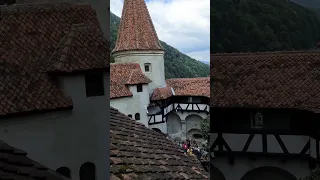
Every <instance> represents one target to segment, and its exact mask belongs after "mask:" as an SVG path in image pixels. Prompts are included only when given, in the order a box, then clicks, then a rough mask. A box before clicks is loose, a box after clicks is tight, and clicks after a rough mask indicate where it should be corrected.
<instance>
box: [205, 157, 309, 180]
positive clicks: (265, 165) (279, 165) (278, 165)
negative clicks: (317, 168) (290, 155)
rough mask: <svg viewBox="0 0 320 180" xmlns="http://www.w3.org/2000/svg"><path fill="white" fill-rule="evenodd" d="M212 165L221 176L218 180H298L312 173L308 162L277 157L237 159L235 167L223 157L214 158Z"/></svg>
mask: <svg viewBox="0 0 320 180" xmlns="http://www.w3.org/2000/svg"><path fill="white" fill-rule="evenodd" d="M211 165H212V168H211V169H214V170H215V172H217V175H219V176H218V178H217V179H218V180H256V179H262V180H270V179H274V180H296V179H297V178H304V177H306V176H307V175H309V173H310V169H309V167H308V161H307V160H297V159H295V160H290V161H282V160H281V159H279V158H277V157H275V158H270V157H259V158H256V159H249V158H247V157H240V158H237V159H235V162H234V164H233V165H230V164H229V163H228V161H226V160H225V158H223V157H214V158H212V159H211ZM222 175H223V176H222ZM210 177H211V176H210ZM213 177H216V176H213Z"/></svg>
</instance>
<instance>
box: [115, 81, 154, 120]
mask: <svg viewBox="0 0 320 180" xmlns="http://www.w3.org/2000/svg"><path fill="white" fill-rule="evenodd" d="M129 90H130V91H131V92H132V94H133V96H132V97H123V98H115V99H110V106H112V107H114V108H116V109H118V110H119V111H120V112H121V113H123V114H125V115H129V114H131V115H132V118H133V119H134V116H135V114H136V113H140V120H139V121H138V122H140V123H142V124H144V125H146V126H148V120H149V119H148V116H147V111H146V107H148V105H149V102H150V100H149V93H150V91H149V87H148V85H147V84H145V85H142V92H137V86H136V85H134V86H129Z"/></svg>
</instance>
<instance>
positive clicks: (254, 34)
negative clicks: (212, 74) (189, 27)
mask: <svg viewBox="0 0 320 180" xmlns="http://www.w3.org/2000/svg"><path fill="white" fill-rule="evenodd" d="M211 22H212V23H211V26H212V27H211V52H212V53H217V52H257V51H260V52H265V51H279V50H302V49H313V48H314V47H315V44H316V42H318V41H319V40H320V22H319V20H318V18H317V15H316V14H315V12H314V11H312V10H310V9H307V8H305V7H302V6H300V5H298V4H295V3H293V2H290V1H288V0H267V1H266V0H240V1H231V0H215V1H212V2H211Z"/></svg>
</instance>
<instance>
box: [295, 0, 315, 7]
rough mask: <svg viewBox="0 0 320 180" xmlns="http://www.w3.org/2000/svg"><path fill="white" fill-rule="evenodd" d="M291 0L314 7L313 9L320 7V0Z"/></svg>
mask: <svg viewBox="0 0 320 180" xmlns="http://www.w3.org/2000/svg"><path fill="white" fill-rule="evenodd" d="M291 1H292V2H294V3H297V4H299V5H301V6H304V7H307V8H312V9H313V8H315V9H318V8H320V0H291Z"/></svg>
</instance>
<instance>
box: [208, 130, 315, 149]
mask: <svg viewBox="0 0 320 180" xmlns="http://www.w3.org/2000/svg"><path fill="white" fill-rule="evenodd" d="M222 137H223V138H224V140H225V141H226V142H227V143H228V145H229V147H230V148H231V150H232V151H242V149H243V148H244V146H245V144H246V142H247V140H248V138H249V134H232V133H223V134H222ZM280 138H281V140H282V142H283V143H284V144H285V146H286V148H287V150H288V151H289V153H292V154H299V153H300V152H301V151H302V149H303V148H304V146H305V145H306V144H307V142H308V141H309V137H308V136H300V135H281V136H280ZM214 140H215V139H212V141H214ZM311 144H312V142H311ZM262 147H263V146H262V135H261V134H255V135H254V136H253V139H252V141H251V143H250V145H249V147H248V150H247V151H248V152H262V151H263V149H262ZM267 152H269V153H284V152H283V150H282V149H281V146H280V144H279V143H278V141H277V140H276V138H275V136H274V135H273V134H270V135H267ZM309 153H310V152H309V151H307V152H306V154H309Z"/></svg>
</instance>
